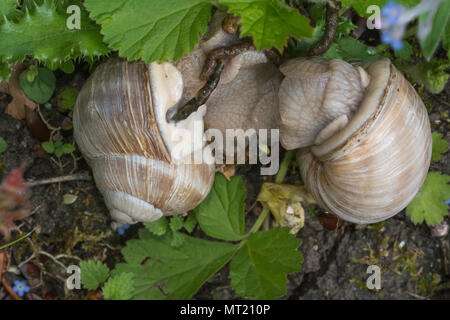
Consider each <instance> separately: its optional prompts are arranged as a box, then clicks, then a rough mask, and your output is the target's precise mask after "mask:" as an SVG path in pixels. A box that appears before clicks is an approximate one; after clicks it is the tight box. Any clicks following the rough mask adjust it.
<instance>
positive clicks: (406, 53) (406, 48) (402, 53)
mask: <svg viewBox="0 0 450 320" xmlns="http://www.w3.org/2000/svg"><path fill="white" fill-rule="evenodd" d="M394 54H395V56H396V57H397V58H399V59H402V60H405V61H410V60H411V56H412V54H413V49H412V47H411V45H410V44H409V43H408V42H406V41H403V48H401V49H400V50H394Z"/></svg>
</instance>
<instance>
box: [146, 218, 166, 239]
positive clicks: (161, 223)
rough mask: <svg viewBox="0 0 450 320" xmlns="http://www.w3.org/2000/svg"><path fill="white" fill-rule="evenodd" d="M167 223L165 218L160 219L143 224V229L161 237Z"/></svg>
mask: <svg viewBox="0 0 450 320" xmlns="http://www.w3.org/2000/svg"><path fill="white" fill-rule="evenodd" d="M168 225H169V224H168V222H167V218H166V217H161V218H159V219H158V220H156V221H153V222H145V223H144V226H145V228H146V229H147V230H148V231H150V232H151V233H153V234H155V235H157V236H162V235H164V234H165V233H166V232H167V227H168Z"/></svg>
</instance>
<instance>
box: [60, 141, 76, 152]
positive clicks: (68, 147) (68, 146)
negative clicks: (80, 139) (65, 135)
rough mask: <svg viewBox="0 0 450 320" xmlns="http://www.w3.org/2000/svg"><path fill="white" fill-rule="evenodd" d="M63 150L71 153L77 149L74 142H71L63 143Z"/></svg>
mask: <svg viewBox="0 0 450 320" xmlns="http://www.w3.org/2000/svg"><path fill="white" fill-rule="evenodd" d="M61 151H62V152H63V153H64V154H71V153H72V152H74V151H75V146H74V145H73V144H69V143H66V144H63V145H62V147H61Z"/></svg>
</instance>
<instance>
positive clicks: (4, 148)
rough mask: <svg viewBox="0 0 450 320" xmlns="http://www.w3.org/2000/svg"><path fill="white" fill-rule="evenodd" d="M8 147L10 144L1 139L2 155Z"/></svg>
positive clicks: (0, 149) (0, 150) (0, 151)
mask: <svg viewBox="0 0 450 320" xmlns="http://www.w3.org/2000/svg"><path fill="white" fill-rule="evenodd" d="M7 146H8V144H7V143H6V141H5V139H3V138H2V137H0V153H3V152H5V150H6V147H7Z"/></svg>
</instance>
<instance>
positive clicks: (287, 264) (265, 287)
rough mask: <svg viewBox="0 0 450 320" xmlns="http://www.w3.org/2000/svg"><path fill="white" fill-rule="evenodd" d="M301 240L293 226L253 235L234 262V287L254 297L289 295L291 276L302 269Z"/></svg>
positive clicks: (242, 294)
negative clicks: (288, 278) (287, 284)
mask: <svg viewBox="0 0 450 320" xmlns="http://www.w3.org/2000/svg"><path fill="white" fill-rule="evenodd" d="M300 243H301V242H300V240H299V239H297V238H296V237H294V236H293V235H291V234H290V233H289V228H273V229H271V230H269V231H259V232H256V233H254V234H252V235H251V236H250V237H249V238H248V240H247V242H246V244H245V245H244V246H243V247H242V248H241V249H240V250H239V252H238V253H237V254H236V255H235V256H234V257H233V260H232V261H231V265H230V277H231V286H232V287H233V289H234V290H236V293H237V294H238V295H240V296H243V297H249V298H251V299H275V298H278V297H281V296H283V295H285V294H286V282H287V275H288V274H289V273H292V272H297V271H300V269H301V263H302V261H303V257H302V254H301V253H300V252H299V251H298V250H297V248H298V247H299V246H300Z"/></svg>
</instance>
